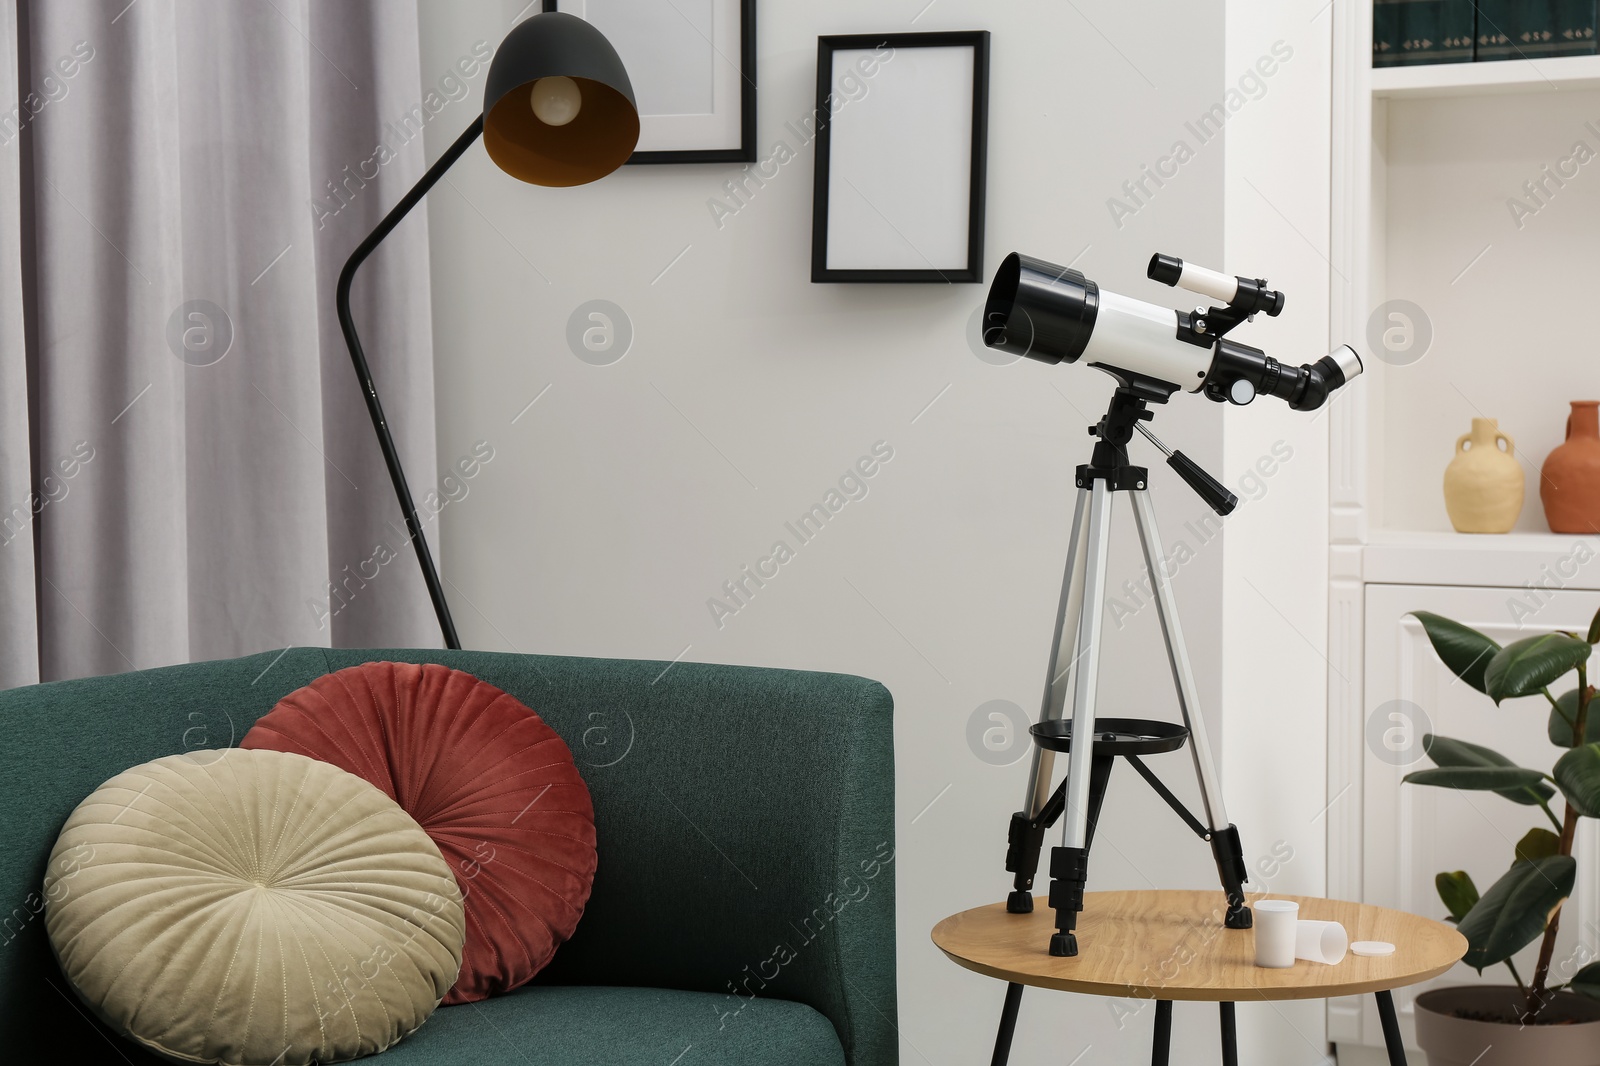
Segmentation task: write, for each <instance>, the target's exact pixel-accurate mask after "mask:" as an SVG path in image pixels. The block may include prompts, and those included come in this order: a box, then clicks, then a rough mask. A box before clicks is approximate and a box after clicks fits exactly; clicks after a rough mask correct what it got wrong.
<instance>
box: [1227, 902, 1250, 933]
mask: <svg viewBox="0 0 1600 1066" xmlns="http://www.w3.org/2000/svg"><path fill="white" fill-rule="evenodd" d="M1222 924H1223V925H1225V926H1227V927H1228V928H1229V929H1249V928H1250V927H1251V926H1253V925H1255V915H1253V914H1252V913H1251V912H1250V908H1249V907H1246V906H1245V905H1244V904H1242V903H1241V904H1240V905H1239V906H1238V907H1229V908H1228V916H1227V917H1226V918H1224V919H1223V920H1222Z"/></svg>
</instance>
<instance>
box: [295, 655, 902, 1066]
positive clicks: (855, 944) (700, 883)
mask: <svg viewBox="0 0 1600 1066" xmlns="http://www.w3.org/2000/svg"><path fill="white" fill-rule="evenodd" d="M325 654H326V655H327V656H328V657H329V666H328V668H329V669H337V668H340V667H343V666H346V665H352V664H354V663H356V662H362V661H368V660H370V659H372V658H392V659H401V658H412V657H418V658H423V657H425V658H426V659H427V660H430V661H437V662H443V663H446V664H448V665H451V666H454V667H457V668H458V669H462V670H467V671H469V672H471V673H473V674H475V675H477V676H478V677H481V678H483V679H484V680H486V681H488V682H490V683H491V684H494V685H498V686H499V687H501V688H503V689H505V690H506V691H508V692H511V693H513V694H514V695H516V696H517V697H518V698H520V699H521V700H523V701H524V702H525V703H527V704H528V706H530V707H532V708H533V709H534V710H536V711H537V712H538V713H539V714H540V715H541V716H543V717H544V718H545V719H546V721H548V722H549V723H550V724H551V726H552V727H553V728H554V729H555V730H556V731H557V732H558V733H560V734H561V735H562V737H564V738H565V739H566V740H567V742H568V744H569V745H570V746H571V748H572V750H573V754H574V756H575V757H576V758H577V761H578V765H579V768H580V769H581V770H582V771H583V775H584V779H585V780H586V781H587V782H588V785H589V788H590V791H591V793H592V795H593V797H594V804H595V818H596V824H597V829H598V837H599V856H600V861H599V870H598V873H597V874H596V877H595V886H594V894H593V896H592V897H591V898H590V901H589V904H588V906H587V908H586V910H585V913H584V917H583V920H582V921H581V922H580V923H579V925H578V930H577V932H576V934H575V935H574V936H573V938H572V940H571V941H569V942H568V943H567V944H566V945H564V946H563V947H562V948H561V950H560V951H559V952H557V954H556V957H555V960H554V962H553V963H552V964H551V966H550V967H549V968H548V969H547V970H546V971H545V972H544V973H543V974H541V975H540V977H539V978H538V980H540V981H548V982H551V983H560V984H607V985H647V986H654V987H662V988H680V989H686V990H692V991H704V992H715V993H720V994H721V996H722V998H721V999H720V1001H719V1003H720V1007H719V1008H718V1012H719V1014H720V1019H719V1022H720V1025H721V1026H723V1027H728V1026H736V1025H738V1024H739V1023H740V1015H741V1013H742V1010H743V1007H744V1006H745V1004H747V1003H748V1002H749V1000H750V998H751V997H752V996H758V995H759V996H772V997H777V998H781V999H792V1000H797V1001H799V1002H802V1003H806V1004H808V1005H809V1006H811V1007H814V1008H815V1009H816V1010H818V1011H820V1012H821V1013H822V1014H824V1015H826V1016H827V1017H828V1019H829V1020H830V1021H832V1022H833V1025H834V1028H835V1029H836V1030H837V1032H838V1034H839V1039H840V1042H841V1043H842V1044H843V1046H844V1048H845V1053H846V1056H847V1060H848V1061H849V1062H850V1063H851V1066H879V1064H888V1063H894V1062H896V1061H897V1057H898V1043H899V1038H898V1031H897V1028H896V1026H897V1024H898V1023H897V1015H896V1004H895V911H894V901H895V878H894V854H895V852H894V847H895V841H894V753H893V745H894V728H893V701H892V700H891V698H890V695H889V693H888V691H887V690H886V689H884V687H883V686H882V685H880V684H878V683H877V682H875V681H869V680H866V679H864V678H859V677H850V676H845V675H839V674H823V673H811V672H803V671H793V670H772V669H756V668H749V667H732V666H715V665H704V664H694V663H679V664H676V665H670V664H668V663H662V662H640V661H629V660H610V659H576V658H556V657H542V656H521V655H502V654H492V653H476V652H428V653H421V654H420V655H419V653H416V652H343V651H330V652H327V653H325ZM747 1021H748V1019H747Z"/></svg>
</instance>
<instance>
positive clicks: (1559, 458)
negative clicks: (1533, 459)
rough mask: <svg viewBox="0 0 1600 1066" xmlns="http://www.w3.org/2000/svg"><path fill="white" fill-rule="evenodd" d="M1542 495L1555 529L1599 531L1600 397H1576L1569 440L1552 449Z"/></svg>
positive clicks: (1541, 480)
mask: <svg viewBox="0 0 1600 1066" xmlns="http://www.w3.org/2000/svg"><path fill="white" fill-rule="evenodd" d="M1539 498H1540V499H1542V500H1543V501H1544V517H1545V521H1547V522H1549V523H1550V531H1551V532H1552V533H1596V532H1600V400H1573V401H1572V413H1571V414H1570V415H1568V416H1567V442H1566V443H1565V444H1563V445H1561V446H1560V447H1558V448H1556V450H1555V451H1553V452H1551V453H1550V456H1549V458H1547V459H1546V460H1545V461H1544V471H1543V475H1542V476H1541V477H1540V478H1539Z"/></svg>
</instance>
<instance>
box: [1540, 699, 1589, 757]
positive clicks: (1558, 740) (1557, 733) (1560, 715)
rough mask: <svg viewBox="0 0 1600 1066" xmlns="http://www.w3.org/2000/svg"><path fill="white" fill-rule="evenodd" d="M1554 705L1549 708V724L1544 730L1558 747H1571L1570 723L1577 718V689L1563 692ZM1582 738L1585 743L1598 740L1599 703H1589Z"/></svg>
mask: <svg viewBox="0 0 1600 1066" xmlns="http://www.w3.org/2000/svg"><path fill="white" fill-rule="evenodd" d="M1556 706H1557V707H1560V708H1561V709H1560V710H1559V711H1558V710H1556V707H1552V708H1550V724H1549V726H1548V727H1547V728H1546V730H1545V731H1546V732H1547V733H1548V734H1549V736H1550V743H1552V744H1554V745H1555V746H1556V747H1558V748H1570V747H1572V724H1573V723H1574V722H1576V721H1577V720H1578V690H1577V689H1573V690H1572V691H1571V692H1566V693H1563V694H1562V695H1561V696H1559V697H1557V699H1556ZM1583 739H1584V741H1585V742H1586V743H1589V744H1593V743H1595V742H1596V741H1600V705H1594V704H1591V705H1590V709H1589V717H1588V718H1587V719H1586V720H1585V721H1584V723H1583Z"/></svg>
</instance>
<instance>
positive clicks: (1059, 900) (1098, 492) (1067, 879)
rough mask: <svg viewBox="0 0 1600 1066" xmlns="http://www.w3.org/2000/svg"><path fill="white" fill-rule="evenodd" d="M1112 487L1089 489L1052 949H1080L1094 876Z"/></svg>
mask: <svg viewBox="0 0 1600 1066" xmlns="http://www.w3.org/2000/svg"><path fill="white" fill-rule="evenodd" d="M1111 500H1112V495H1111V491H1110V489H1109V488H1108V486H1107V485H1106V482H1105V481H1103V480H1096V481H1094V482H1093V488H1092V490H1091V491H1090V494H1089V531H1088V545H1087V548H1086V553H1087V554H1086V557H1085V559H1084V568H1083V603H1082V608H1081V611H1080V613H1079V617H1078V651H1077V673H1076V676H1075V678H1074V684H1073V693H1072V735H1073V739H1074V741H1075V742H1074V743H1073V745H1072V751H1071V752H1070V753H1069V754H1068V756H1067V780H1066V812H1065V816H1064V817H1063V818H1062V820H1061V826H1062V829H1061V838H1062V839H1061V847H1058V848H1055V849H1054V850H1052V851H1051V853H1050V906H1051V907H1052V908H1053V909H1054V910H1055V912H1056V933H1055V935H1054V936H1052V937H1051V938H1050V954H1052V955H1055V956H1058V957H1061V956H1071V955H1076V954H1077V953H1078V938H1077V937H1076V936H1075V935H1074V933H1073V930H1074V929H1076V928H1077V925H1078V912H1079V911H1081V910H1083V890H1084V886H1085V885H1086V884H1087V883H1088V880H1089V816H1090V806H1091V796H1092V792H1093V789H1092V777H1093V775H1092V773H1091V772H1090V771H1091V765H1092V763H1093V756H1094V730H1095V689H1096V687H1097V686H1098V685H1099V681H1100V635H1101V631H1102V628H1103V625H1104V619H1105V608H1106V559H1107V555H1108V554H1109V551H1110V548H1111Z"/></svg>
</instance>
